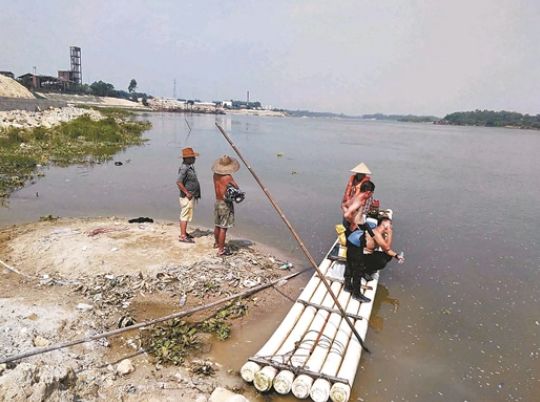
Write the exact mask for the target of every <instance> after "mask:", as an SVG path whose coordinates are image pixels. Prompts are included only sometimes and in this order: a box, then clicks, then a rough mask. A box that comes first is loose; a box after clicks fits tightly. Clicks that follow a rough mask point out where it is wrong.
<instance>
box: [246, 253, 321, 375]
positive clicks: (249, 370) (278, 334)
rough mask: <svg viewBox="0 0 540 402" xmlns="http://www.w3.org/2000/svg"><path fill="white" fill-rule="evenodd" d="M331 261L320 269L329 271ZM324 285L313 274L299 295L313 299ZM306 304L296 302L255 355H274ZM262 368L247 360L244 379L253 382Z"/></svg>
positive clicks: (304, 298) (305, 298)
mask: <svg viewBox="0 0 540 402" xmlns="http://www.w3.org/2000/svg"><path fill="white" fill-rule="evenodd" d="M330 263H331V262H330V261H328V260H325V261H324V263H322V264H321V266H320V269H321V271H322V272H323V273H326V272H327V271H328V268H329V267H330ZM321 286H324V285H322V284H321V280H320V278H319V277H318V276H317V275H313V276H312V277H311V279H310V280H309V282H308V283H307V285H306V287H305V288H304V290H303V291H302V293H301V294H300V296H299V297H298V299H301V300H311V298H312V296H313V294H314V293H315V291H316V290H317V289H318V288H319V287H321ZM304 308H305V306H304V305H303V304H302V303H298V302H297V303H295V304H294V305H293V306H292V308H291V309H290V310H289V313H288V314H287V315H286V316H285V318H284V319H283V321H282V322H281V324H280V325H279V327H278V328H277V329H276V330H275V331H274V333H273V335H272V336H271V337H270V339H268V341H267V342H266V343H265V344H264V346H263V347H262V348H261V349H260V350H259V351H258V352H257V353H256V355H255V356H260V357H267V356H270V355H273V354H274V353H275V352H276V350H277V349H278V348H279V347H280V346H281V344H282V343H283V341H284V340H285V339H286V338H287V336H288V335H289V334H290V332H291V330H292V329H293V327H294V325H295V324H296V322H297V321H298V319H299V318H300V316H301V315H302V312H303V311H304ZM260 369H261V366H260V365H259V364H257V363H255V362H247V363H245V364H244V365H243V366H242V368H241V369H240V375H241V376H242V378H243V379H244V381H247V382H252V381H253V379H254V378H255V373H256V372H257V371H259V370H260Z"/></svg>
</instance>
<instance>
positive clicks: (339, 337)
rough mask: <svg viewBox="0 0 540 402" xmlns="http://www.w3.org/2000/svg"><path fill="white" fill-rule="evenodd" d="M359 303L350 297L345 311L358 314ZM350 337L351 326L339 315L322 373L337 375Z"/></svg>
mask: <svg viewBox="0 0 540 402" xmlns="http://www.w3.org/2000/svg"><path fill="white" fill-rule="evenodd" d="M360 305H361V304H360V302H358V300H355V299H353V298H351V299H350V301H349V304H348V305H347V312H348V313H351V314H358V312H359V310H360ZM351 337H354V336H353V335H352V330H351V327H350V326H349V325H348V324H347V322H346V321H345V319H344V318H343V317H341V316H340V323H339V327H338V330H337V333H336V336H335V338H334V342H333V343H332V346H331V347H330V350H329V352H328V355H327V357H326V360H325V362H324V364H323V367H322V369H321V370H320V372H321V373H322V374H326V375H329V376H333V377H335V376H336V375H337V373H338V370H339V367H340V366H341V362H342V361H343V357H344V355H345V352H346V350H347V346H348V345H349V342H350V340H351Z"/></svg>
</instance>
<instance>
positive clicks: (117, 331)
mask: <svg viewBox="0 0 540 402" xmlns="http://www.w3.org/2000/svg"><path fill="white" fill-rule="evenodd" d="M308 269H309V268H306V269H303V270H301V271H298V272H295V273H293V274H290V275H287V276H282V277H281V278H278V279H276V280H274V281H272V282H269V283H265V284H263V285H259V286H255V287H253V288H251V289H249V290H246V291H244V292H241V293H237V294H235V295H232V296H229V297H225V298H223V299H219V300H216V301H214V302H211V303H208V304H205V305H202V306H197V307H193V308H191V309H189V310H185V311H179V312H177V313H173V314H169V315H166V316H164V317H160V318H156V319H153V320H149V321H144V322H141V323H138V324H135V325H131V326H129V327H126V328H119V329H115V330H112V331H109V332H104V333H101V334H96V335H92V336H89V337H87V338H82V339H76V340H73V341H69V342H65V343H61V344H56V345H53V346H49V347H46V348H41V349H35V350H32V351H30V352H26V353H21V354H18V355H14V356H9V357H5V358H1V359H0V364H4V363H10V362H13V361H16V360H21V359H25V358H27V357H31V356H36V355H41V354H43V353H48V352H52V351H54V350H58V349H64V348H67V347H69V346H74V345H78V344H80V343H86V342H92V341H97V340H98V339H102V338H109V337H111V336H115V335H118V334H121V333H124V332H127V331H132V330H134V329H139V328H144V327H148V326H150V325H154V324H159V323H160V322H164V321H168V320H172V319H174V318H182V317H185V316H188V315H191V314H195V313H198V312H199V311H203V310H208V309H209V308H212V307H215V306H218V305H220V304H223V303H226V302H228V301H231V300H234V299H238V298H241V297H246V296H249V295H251V294H253V293H257V292H259V291H261V290H263V289H266V288H269V287H270V286H274V285H275V284H276V283H278V282H280V281H283V280H288V279H292V278H294V277H295V276H298V275H300V274H301V273H304V272H306V271H307V270H308Z"/></svg>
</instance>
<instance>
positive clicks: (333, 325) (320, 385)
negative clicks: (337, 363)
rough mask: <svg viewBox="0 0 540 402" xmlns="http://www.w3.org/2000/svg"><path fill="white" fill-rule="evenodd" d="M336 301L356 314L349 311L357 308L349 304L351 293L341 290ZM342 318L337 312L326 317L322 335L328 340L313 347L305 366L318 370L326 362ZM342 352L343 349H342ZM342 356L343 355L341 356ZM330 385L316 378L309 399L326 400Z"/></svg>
mask: <svg viewBox="0 0 540 402" xmlns="http://www.w3.org/2000/svg"><path fill="white" fill-rule="evenodd" d="M338 301H339V302H340V303H341V305H342V306H345V311H346V312H347V313H352V314H356V313H357V311H351V310H355V309H356V310H357V308H358V307H357V305H356V304H353V306H352V307H351V306H349V304H350V301H351V294H350V293H349V292H346V291H342V292H341V293H340V294H339V297H338ZM342 320H343V317H342V316H341V314H339V313H332V314H330V317H329V319H328V323H327V324H326V327H325V330H324V335H325V337H327V339H328V340H329V343H326V342H319V344H318V345H317V346H316V347H315V350H314V351H313V353H312V354H311V357H310V358H309V360H308V361H307V364H306V368H308V369H309V370H312V371H316V372H320V371H321V369H322V367H323V364H324V363H325V362H326V360H327V357H328V355H329V353H330V350H331V347H332V345H334V342H335V339H336V336H337V334H338V329H339V327H340V324H341V322H342ZM343 352H344V350H343ZM341 358H343V355H342V356H341ZM330 387H331V384H330V382H329V381H328V380H324V379H322V378H319V379H317V380H316V381H315V382H314V383H313V385H312V387H311V391H310V396H311V399H313V400H314V401H315V402H325V401H327V400H328V398H329V396H330Z"/></svg>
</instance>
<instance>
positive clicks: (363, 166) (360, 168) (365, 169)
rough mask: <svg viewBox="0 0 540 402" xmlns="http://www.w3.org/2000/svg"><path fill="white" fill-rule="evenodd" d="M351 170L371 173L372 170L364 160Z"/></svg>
mask: <svg viewBox="0 0 540 402" xmlns="http://www.w3.org/2000/svg"><path fill="white" fill-rule="evenodd" d="M351 172H353V173H363V174H371V170H369V169H368V167H367V165H366V164H365V163H364V162H362V163H361V164H359V165H356V166H355V167H354V168H352V169H351Z"/></svg>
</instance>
